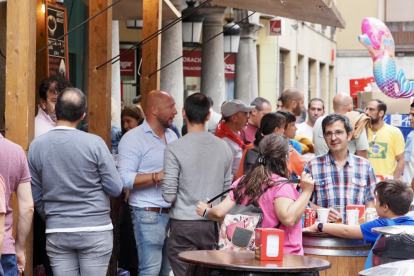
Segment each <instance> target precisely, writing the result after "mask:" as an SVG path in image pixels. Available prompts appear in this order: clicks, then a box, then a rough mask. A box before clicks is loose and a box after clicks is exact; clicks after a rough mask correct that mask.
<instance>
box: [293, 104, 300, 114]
mask: <svg viewBox="0 0 414 276" xmlns="http://www.w3.org/2000/svg"><path fill="white" fill-rule="evenodd" d="M293 114H294V115H295V116H300V115H301V114H302V109H301V108H300V106H299V105H298V106H296V107H295V109H293Z"/></svg>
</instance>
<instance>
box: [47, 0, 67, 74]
mask: <svg viewBox="0 0 414 276" xmlns="http://www.w3.org/2000/svg"><path fill="white" fill-rule="evenodd" d="M65 33H67V20H66V7H65V6H62V5H56V4H53V3H49V2H48V1H46V39H47V44H51V43H53V44H51V45H50V46H49V47H48V50H47V55H46V56H47V57H46V63H47V75H48V76H51V75H61V76H64V77H66V78H67V79H69V58H68V36H65V37H63V38H60V37H61V36H63V35H64V34H65Z"/></svg>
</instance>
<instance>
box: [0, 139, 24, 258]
mask: <svg viewBox="0 0 414 276" xmlns="http://www.w3.org/2000/svg"><path fill="white" fill-rule="evenodd" d="M0 174H1V175H2V176H3V178H4V182H5V184H6V217H5V221H4V230H5V237H4V240H3V246H2V248H1V254H16V251H15V248H14V239H13V236H12V231H13V209H12V208H11V207H10V198H11V195H12V194H13V192H14V191H16V190H17V187H18V186H19V184H20V183H25V182H30V179H31V178H30V172H29V166H28V164H27V159H26V155H25V153H24V151H23V149H22V147H21V146H19V145H17V144H15V143H13V142H11V141H9V140H7V139H5V138H4V137H3V136H2V135H1V134H0ZM30 196H31V195H30Z"/></svg>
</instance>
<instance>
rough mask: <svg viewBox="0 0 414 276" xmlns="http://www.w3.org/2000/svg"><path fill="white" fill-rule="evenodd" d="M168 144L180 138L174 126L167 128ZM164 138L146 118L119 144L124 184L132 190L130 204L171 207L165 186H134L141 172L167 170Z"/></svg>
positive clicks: (120, 167)
mask: <svg viewBox="0 0 414 276" xmlns="http://www.w3.org/2000/svg"><path fill="white" fill-rule="evenodd" d="M165 138H166V140H167V144H169V143H171V142H172V141H175V140H177V135H176V134H175V133H174V131H172V130H171V129H166V130H165ZM166 146H167V145H166V144H165V143H164V141H163V140H162V139H161V138H160V137H158V136H157V135H156V134H155V133H154V132H153V131H152V129H151V127H150V125H149V124H148V123H147V120H146V119H145V120H144V122H143V123H142V125H140V126H138V127H136V128H134V129H131V130H130V131H128V132H127V133H126V134H125V135H124V136H123V137H122V139H121V142H120V143H119V146H118V156H119V163H118V166H119V174H120V175H121V179H122V182H123V183H124V187H125V188H127V189H129V190H130V195H129V204H130V205H131V206H134V207H138V208H145V207H161V208H169V207H170V206H171V204H169V203H167V202H165V201H164V199H163V198H162V189H161V187H158V188H156V187H155V185H150V186H147V187H145V188H142V189H134V188H133V186H134V180H135V176H136V175H137V174H148V173H154V172H159V171H161V170H162V169H163V164H164V149H165V148H166Z"/></svg>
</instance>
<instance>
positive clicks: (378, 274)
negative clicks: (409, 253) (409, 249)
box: [359, 260, 414, 276]
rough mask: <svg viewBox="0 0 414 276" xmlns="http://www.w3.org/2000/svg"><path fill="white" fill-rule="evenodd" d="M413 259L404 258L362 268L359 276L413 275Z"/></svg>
mask: <svg viewBox="0 0 414 276" xmlns="http://www.w3.org/2000/svg"><path fill="white" fill-rule="evenodd" d="M413 267H414V260H405V261H399V262H393V263H388V264H383V265H380V266H376V267H372V268H369V269H366V270H363V271H361V272H360V273H359V276H389V275H398V276H412V275H413Z"/></svg>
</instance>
